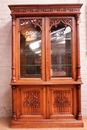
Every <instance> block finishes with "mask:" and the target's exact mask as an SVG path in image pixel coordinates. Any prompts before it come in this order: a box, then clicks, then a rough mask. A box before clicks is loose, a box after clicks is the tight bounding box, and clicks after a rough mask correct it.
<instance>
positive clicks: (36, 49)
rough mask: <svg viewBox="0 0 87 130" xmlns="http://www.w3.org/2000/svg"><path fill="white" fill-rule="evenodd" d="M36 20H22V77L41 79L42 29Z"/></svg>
mask: <svg viewBox="0 0 87 130" xmlns="http://www.w3.org/2000/svg"><path fill="white" fill-rule="evenodd" d="M35 21H36V19H33V20H25V21H24V20H23V21H22V20H21V24H20V77H21V78H41V75H42V73H41V57H42V55H41V42H42V41H41V34H42V33H41V29H40V27H39V26H35V24H34V23H35Z"/></svg>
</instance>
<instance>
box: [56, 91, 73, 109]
mask: <svg viewBox="0 0 87 130" xmlns="http://www.w3.org/2000/svg"><path fill="white" fill-rule="evenodd" d="M54 95H55V99H54V107H70V106H71V102H70V99H69V95H70V90H57V91H54Z"/></svg>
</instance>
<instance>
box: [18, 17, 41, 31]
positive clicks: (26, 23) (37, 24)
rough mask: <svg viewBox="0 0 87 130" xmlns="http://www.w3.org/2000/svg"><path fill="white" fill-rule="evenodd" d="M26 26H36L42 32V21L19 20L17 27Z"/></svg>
mask: <svg viewBox="0 0 87 130" xmlns="http://www.w3.org/2000/svg"><path fill="white" fill-rule="evenodd" d="M28 24H32V25H34V27H35V28H36V27H37V26H38V27H39V28H40V29H41V30H42V19H20V21H19V26H20V27H21V26H26V25H28Z"/></svg>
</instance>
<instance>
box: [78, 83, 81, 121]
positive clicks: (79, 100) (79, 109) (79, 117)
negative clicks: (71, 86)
mask: <svg viewBox="0 0 87 130" xmlns="http://www.w3.org/2000/svg"><path fill="white" fill-rule="evenodd" d="M77 119H78V120H81V119H82V115H81V85H77Z"/></svg>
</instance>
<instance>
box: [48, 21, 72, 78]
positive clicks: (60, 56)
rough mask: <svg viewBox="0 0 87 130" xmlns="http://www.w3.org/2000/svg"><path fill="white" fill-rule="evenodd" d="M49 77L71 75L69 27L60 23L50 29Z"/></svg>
mask: <svg viewBox="0 0 87 130" xmlns="http://www.w3.org/2000/svg"><path fill="white" fill-rule="evenodd" d="M50 35H51V77H71V75H72V63H71V62H72V60H71V59H72V58H71V28H70V27H69V26H65V25H64V24H62V23H60V24H58V25H57V26H56V27H55V26H53V27H52V29H51V33H50Z"/></svg>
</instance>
